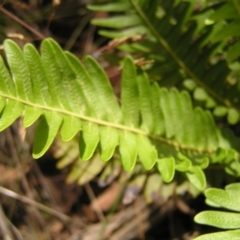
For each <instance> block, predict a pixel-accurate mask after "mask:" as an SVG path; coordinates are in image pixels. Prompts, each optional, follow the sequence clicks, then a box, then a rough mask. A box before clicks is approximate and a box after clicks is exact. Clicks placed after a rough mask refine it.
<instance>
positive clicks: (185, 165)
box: [175, 153, 192, 172]
mask: <svg viewBox="0 0 240 240" xmlns="http://www.w3.org/2000/svg"><path fill="white" fill-rule="evenodd" d="M191 166H192V163H191V160H190V159H188V158H187V157H185V156H184V155H183V154H182V153H178V155H177V161H176V166H175V168H176V170H177V171H180V172H186V171H188V170H189V169H190V168H191Z"/></svg>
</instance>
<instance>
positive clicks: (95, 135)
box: [79, 122, 99, 161]
mask: <svg viewBox="0 0 240 240" xmlns="http://www.w3.org/2000/svg"><path fill="white" fill-rule="evenodd" d="M98 143H99V128H98V126H97V125H96V124H94V123H91V122H83V123H82V133H81V135H80V140H79V151H80V156H81V158H82V160H85V161H87V160H89V159H90V158H91V157H92V156H93V154H94V151H95V150H96V147H97V145H98Z"/></svg>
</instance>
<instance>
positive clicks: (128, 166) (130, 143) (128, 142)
mask: <svg viewBox="0 0 240 240" xmlns="http://www.w3.org/2000/svg"><path fill="white" fill-rule="evenodd" d="M119 151H120V154H121V158H122V164H123V167H124V169H125V170H126V171H127V172H129V171H131V170H132V169H133V167H134V166H135V163H136V160H137V154H138V148H137V137H136V135H135V134H133V133H130V132H126V131H124V132H122V133H121V135H120V146H119Z"/></svg>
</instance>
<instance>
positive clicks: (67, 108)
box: [0, 39, 240, 189]
mask: <svg viewBox="0 0 240 240" xmlns="http://www.w3.org/2000/svg"><path fill="white" fill-rule="evenodd" d="M4 48H5V52H6V57H7V61H8V65H9V68H10V73H9V72H8V70H7V67H6V66H5V64H4V62H3V61H2V60H1V61H0V69H1V72H0V73H1V74H0V85H1V86H2V87H1V89H0V106H1V118H0V129H1V130H4V129H5V128H7V127H8V126H10V125H11V124H12V123H13V121H15V120H16V119H17V118H18V117H19V116H20V115H22V114H23V115H24V125H25V127H28V126H30V125H32V124H33V123H34V122H36V121H37V120H38V119H39V122H38V127H37V130H36V136H35V144H34V148H33V156H34V157H35V158H39V157H41V156H42V155H43V154H44V153H45V152H46V151H47V150H48V148H49V147H50V145H51V144H52V142H53V140H54V139H55V137H56V135H57V133H58V132H60V134H61V137H62V139H63V140H64V141H69V140H70V139H72V138H73V137H74V136H75V135H76V134H77V133H78V132H80V139H79V149H80V156H81V158H82V159H83V160H85V161H86V160H89V159H91V158H92V157H93V156H94V154H95V152H96V150H97V149H99V153H100V157H101V159H102V160H103V161H108V160H109V159H111V158H112V156H113V154H114V152H118V150H119V154H120V157H121V161H122V164H123V166H124V168H125V170H127V171H130V170H132V169H133V168H134V166H135V164H136V162H137V161H140V162H141V163H142V165H143V166H144V167H145V169H147V170H149V169H151V168H153V167H154V166H155V164H156V163H157V166H158V169H159V171H160V173H161V174H162V177H163V179H164V180H165V181H166V182H169V181H171V180H172V178H173V176H174V173H175V171H176V170H177V171H180V172H184V173H185V174H186V176H187V178H188V179H189V180H190V181H191V182H192V183H193V184H195V186H197V187H198V188H199V189H204V187H205V183H206V182H205V177H204V173H203V170H202V169H204V168H206V166H207V165H208V164H209V163H211V161H212V162H214V163H216V161H215V160H216V159H217V158H218V155H217V152H216V151H217V150H218V149H223V150H224V151H225V155H224V156H223V157H222V158H221V161H225V162H227V163H228V165H229V163H234V164H235V165H234V169H235V168H237V169H239V166H238V160H239V155H238V153H237V151H238V147H235V146H236V145H235V143H236V139H235V138H234V136H232V135H228V137H227V139H228V141H226V140H225V139H226V136H227V135H226V134H225V135H224V134H223V133H222V132H221V131H220V129H218V127H217V126H216V125H215V123H214V120H213V118H212V116H211V114H210V113H209V112H208V111H204V110H202V109H201V108H195V109H194V108H193V107H192V103H191V98H190V95H189V94H188V93H187V92H184V91H183V92H179V91H178V90H176V89H172V90H167V89H164V88H159V87H157V86H156V84H155V83H150V81H149V80H148V76H147V74H146V73H145V72H143V71H142V70H141V69H137V68H136V66H135V65H134V62H133V60H132V59H131V58H130V57H126V58H125V60H124V64H123V72H122V87H121V103H120V104H119V103H118V101H117V99H116V97H115V96H114V93H113V90H112V88H111V85H110V83H109V80H108V78H107V76H106V74H105V73H104V71H103V69H102V68H101V67H100V66H99V64H98V63H97V62H96V61H95V60H94V59H93V58H91V57H87V58H86V61H85V66H84V65H83V64H82V63H81V62H80V61H79V60H78V59H77V58H76V57H74V56H73V55H72V54H70V53H69V52H64V51H63V50H62V49H61V48H60V47H59V45H58V44H57V43H56V42H54V41H53V40H51V39H46V40H44V41H43V43H42V45H41V51H40V54H38V53H37V52H36V50H35V49H34V47H33V46H32V45H29V44H27V45H26V46H25V47H24V50H23V51H21V50H20V48H19V47H18V46H17V45H16V44H15V43H14V42H13V41H11V40H6V41H5V42H4ZM10 74H11V75H10ZM179 119H181V121H179ZM232 148H233V149H232ZM232 152H233V153H234V154H233V155H232ZM210 157H211V158H212V160H211V159H210ZM62 164H64V163H62ZM76 171H77V170H76ZM239 172H240V171H239V170H237V171H236V174H237V175H239ZM77 175H78V174H77ZM73 178H74V177H73Z"/></svg>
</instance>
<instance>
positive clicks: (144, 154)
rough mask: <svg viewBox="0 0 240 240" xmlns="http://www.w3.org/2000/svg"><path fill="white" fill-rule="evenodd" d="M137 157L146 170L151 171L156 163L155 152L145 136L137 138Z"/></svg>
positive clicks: (156, 155)
mask: <svg viewBox="0 0 240 240" xmlns="http://www.w3.org/2000/svg"><path fill="white" fill-rule="evenodd" d="M138 156H139V158H140V161H141V162H142V164H143V166H144V167H145V169H147V170H149V169H151V168H152V167H153V166H154V164H155V163H156V160H157V157H158V154H157V150H156V148H155V147H154V146H153V145H152V144H151V142H150V141H149V139H148V138H147V137H145V136H139V137H138Z"/></svg>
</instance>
